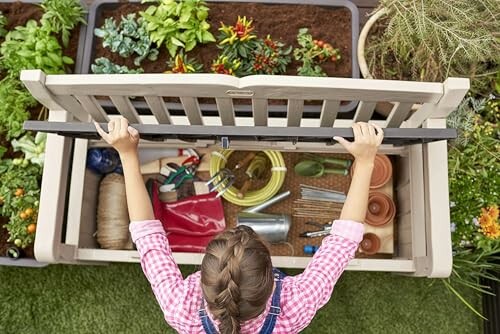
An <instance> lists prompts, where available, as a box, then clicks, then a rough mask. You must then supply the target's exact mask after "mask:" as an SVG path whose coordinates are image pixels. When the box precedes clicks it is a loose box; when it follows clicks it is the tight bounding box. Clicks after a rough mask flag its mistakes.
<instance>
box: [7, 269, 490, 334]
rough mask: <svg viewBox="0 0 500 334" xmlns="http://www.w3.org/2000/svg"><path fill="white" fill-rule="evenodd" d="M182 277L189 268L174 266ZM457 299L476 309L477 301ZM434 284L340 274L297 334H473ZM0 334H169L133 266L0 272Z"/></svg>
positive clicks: (472, 323) (467, 319)
mask: <svg viewBox="0 0 500 334" xmlns="http://www.w3.org/2000/svg"><path fill="white" fill-rule="evenodd" d="M182 270H183V273H184V274H188V273H191V272H193V271H194V270H195V268H194V267H191V266H184V267H182ZM464 293H465V295H466V296H467V297H468V298H469V299H471V300H472V301H473V304H475V305H479V304H480V299H479V297H477V296H475V295H474V294H472V293H471V292H470V291H465V292H464ZM481 328H482V325H481V321H480V320H479V319H478V318H477V317H476V316H474V315H473V314H472V313H471V312H470V311H469V310H468V309H466V307H465V306H464V305H462V304H461V303H460V302H459V301H458V299H457V298H455V297H454V296H452V295H451V293H449V292H448V291H447V290H446V289H445V288H444V286H443V285H442V283H441V282H440V281H439V280H430V279H420V278H408V277H401V276H396V275H391V274H386V273H363V272H347V273H345V274H344V275H343V277H342V278H341V279H340V281H339V283H338V284H337V286H336V289H335V291H334V294H333V298H332V300H331V301H330V302H329V303H328V304H327V305H326V306H325V307H324V308H323V309H322V310H321V311H320V312H319V313H318V315H317V316H316V318H315V319H314V321H313V322H312V323H311V325H310V326H309V328H308V329H307V330H305V331H304V333H356V334H358V333H405V334H406V333H424V334H430V333H453V334H458V333H467V334H470V333H481V331H482V330H481ZM0 333H2V334H10V333H13V334H14V333H16V334H17V333H20V334H31V333H33V334H34V333H36V334H39V333H40V334H51V333H57V334H59V333H89V334H90V333H106V334H109V333H138V334H149V333H173V331H172V330H171V329H169V328H168V326H167V325H166V324H165V323H164V320H163V317H162V314H161V312H160V309H159V307H158V306H157V304H156V300H155V299H154V296H153V294H152V293H151V291H150V288H149V285H148V283H147V281H146V279H145V278H144V276H143V274H142V271H141V268H140V266H139V265H137V264H112V265H109V266H69V265H51V266H48V267H46V268H43V269H28V268H15V267H0Z"/></svg>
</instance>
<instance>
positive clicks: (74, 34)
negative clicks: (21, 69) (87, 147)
mask: <svg viewBox="0 0 500 334" xmlns="http://www.w3.org/2000/svg"><path fill="white" fill-rule="evenodd" d="M40 3H41V1H39V0H28V1H22V2H20V1H5V0H0V12H2V13H3V15H4V16H5V17H6V18H7V24H6V26H5V29H6V30H7V31H12V30H14V29H15V28H16V27H18V26H24V25H25V24H26V23H27V22H28V21H29V20H36V21H37V22H39V21H40V19H41V17H42V15H43V12H44V11H43V9H42V8H41V7H40V6H39V4H40ZM84 8H85V7H84ZM85 20H86V17H85ZM86 28H87V27H86V26H85V25H81V24H79V25H77V26H76V27H75V28H74V29H73V30H72V31H71V35H70V38H69V41H68V45H67V46H66V47H64V46H63V55H64V56H67V57H70V58H71V59H73V60H74V64H71V65H69V66H67V71H68V72H69V73H81V66H82V59H83V47H84V42H85V34H86ZM58 40H59V43H60V44H61V45H63V43H62V38H61V36H59V37H58ZM3 41H4V38H1V37H0V44H1V43H3ZM5 76H6V73H2V71H1V70H0V80H1V79H3V78H4V77H5ZM28 112H29V119H40V113H41V112H42V105H41V104H37V105H35V106H33V107H31V108H29V109H28ZM42 116H43V115H42ZM0 145H1V146H3V147H6V148H7V149H8V150H7V152H6V153H5V154H4V156H3V158H4V159H14V158H20V157H22V153H21V152H14V151H13V149H12V146H11V144H10V141H9V140H7V138H6V137H5V135H3V134H0ZM20 168H21V167H20ZM8 221H9V220H8V218H7V217H1V216H0V265H16V266H35V267H36V266H41V265H44V264H42V263H38V262H36V261H35V260H34V254H33V246H32V245H30V246H27V247H26V248H24V249H23V258H20V259H17V260H12V259H10V258H8V257H6V256H5V254H6V251H7V249H8V248H9V247H10V246H13V243H9V242H7V240H8V238H9V232H8V231H7V229H6V228H5V227H4V225H5V224H7V223H8Z"/></svg>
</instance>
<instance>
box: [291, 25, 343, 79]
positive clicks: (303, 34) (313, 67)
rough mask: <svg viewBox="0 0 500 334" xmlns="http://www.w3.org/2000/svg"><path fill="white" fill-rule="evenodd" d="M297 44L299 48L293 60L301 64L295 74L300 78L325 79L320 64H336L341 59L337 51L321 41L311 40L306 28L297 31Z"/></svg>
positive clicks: (294, 53)
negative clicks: (327, 62)
mask: <svg viewBox="0 0 500 334" xmlns="http://www.w3.org/2000/svg"><path fill="white" fill-rule="evenodd" d="M297 42H298V43H299V45H300V46H301V47H300V48H296V49H295V50H294V52H293V55H294V57H295V60H297V61H300V62H302V65H301V66H300V67H299V68H298V69H297V74H298V75H302V76H312V77H325V76H326V73H325V72H324V71H323V69H322V68H321V66H320V64H322V63H324V62H326V61H331V62H337V61H339V60H340V59H341V58H342V57H341V55H340V51H339V49H335V48H334V47H333V46H332V45H331V44H329V43H325V42H324V41H322V40H316V39H313V37H312V36H311V34H309V33H308V30H307V28H302V29H300V30H299V33H298V35H297Z"/></svg>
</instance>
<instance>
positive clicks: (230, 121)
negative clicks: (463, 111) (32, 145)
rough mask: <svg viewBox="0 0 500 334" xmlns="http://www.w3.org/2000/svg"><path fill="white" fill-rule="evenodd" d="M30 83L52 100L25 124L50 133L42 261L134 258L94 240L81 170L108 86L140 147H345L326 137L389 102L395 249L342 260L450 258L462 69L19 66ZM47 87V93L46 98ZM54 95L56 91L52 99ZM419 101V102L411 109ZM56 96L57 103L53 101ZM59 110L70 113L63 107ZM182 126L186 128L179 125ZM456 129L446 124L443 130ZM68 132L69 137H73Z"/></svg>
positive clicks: (434, 267)
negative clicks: (331, 71) (426, 72)
mask: <svg viewBox="0 0 500 334" xmlns="http://www.w3.org/2000/svg"><path fill="white" fill-rule="evenodd" d="M22 80H23V82H24V83H25V84H26V86H27V87H28V89H29V90H30V91H31V92H32V94H34V95H35V96H36V97H37V98H38V99H39V100H40V101H43V103H44V104H45V105H46V106H47V107H48V108H49V109H51V110H53V111H51V114H50V119H49V122H29V123H27V124H26V125H25V127H26V128H27V129H32V130H38V131H46V132H52V133H59V134H61V135H62V136H61V135H56V134H50V135H49V136H48V144H47V153H46V156H47V157H50V159H49V158H48V159H47V161H46V168H45V169H44V175H43V182H42V196H41V202H40V214H39V220H38V232H37V235H36V241H35V255H36V257H37V259H39V260H41V261H48V262H56V263H57V262H67V263H96V262H107V261H120V262H138V261H139V257H138V254H137V252H135V251H125V250H123V251H121V250H105V249H99V248H98V247H97V244H96V242H95V239H94V238H93V233H94V231H95V213H96V208H95V205H96V200H95V198H96V193H97V185H98V181H99V180H98V179H97V178H96V177H95V176H94V175H92V174H90V173H88V172H86V169H85V165H86V153H87V149H88V148H89V147H93V146H96V145H99V146H102V145H103V143H102V142H100V141H95V140H91V139H97V138H98V137H97V134H96V132H95V129H94V128H93V125H92V124H90V123H88V121H89V116H92V117H93V118H94V119H95V120H96V121H98V122H107V121H108V120H109V119H110V117H111V118H112V117H115V116H113V115H109V114H107V113H106V112H105V111H104V110H103V109H102V108H101V106H100V105H99V103H98V102H97V100H96V98H95V96H97V95H99V96H108V97H110V99H111V100H112V101H113V103H114V104H115V107H116V109H117V110H118V111H119V113H120V114H122V115H123V116H125V117H126V118H127V119H128V120H129V122H130V123H131V124H133V125H134V126H136V127H137V128H138V130H139V131H140V132H141V134H142V138H143V139H156V140H157V141H158V140H161V139H164V141H163V142H156V143H149V142H141V144H140V149H141V150H148V149H149V148H158V147H177V148H178V147H195V148H196V147H212V148H219V147H220V144H221V140H223V141H224V142H227V141H226V140H224V139H225V138H226V137H227V139H229V147H230V148H231V149H235V150H238V149H239V150H261V149H274V150H280V151H283V152H304V151H305V152H329V153H345V151H344V150H343V149H342V148H341V147H339V145H335V146H332V139H331V138H332V137H333V136H334V135H339V136H345V137H346V138H347V139H351V138H352V136H353V134H352V130H351V129H350V128H349V127H350V125H351V124H352V122H357V121H368V120H371V116H372V114H373V112H374V106H375V104H376V102H379V101H396V102H398V103H397V106H396V107H395V108H394V110H393V111H392V113H391V115H390V116H389V118H388V119H387V120H384V121H372V122H375V123H377V124H379V125H380V126H382V127H385V128H386V131H385V132H386V136H385V141H384V145H382V146H381V148H380V152H381V153H382V154H389V155H392V156H393V161H395V166H396V167H395V170H396V175H395V177H394V180H393V181H394V187H395V193H396V196H395V198H396V205H397V212H398V214H397V216H396V220H395V226H396V227H395V234H396V235H397V237H396V238H395V240H396V242H395V245H394V248H395V252H394V255H393V256H392V257H391V258H388V259H372V258H357V259H354V260H352V261H351V262H350V264H349V266H348V269H349V270H369V271H389V272H397V273H404V274H407V275H413V276H428V277H446V276H449V274H450V272H451V266H452V254H451V234H450V218H449V209H448V208H449V202H448V169H447V143H446V141H444V140H441V141H438V142H432V141H434V140H440V139H446V138H450V133H449V132H450V131H451V130H449V129H445V128H446V120H445V118H446V116H447V115H448V114H449V113H450V112H451V111H453V110H454V108H455V107H456V106H457V105H458V104H459V102H460V101H461V100H462V98H463V96H464V95H465V94H466V92H467V90H468V87H469V82H468V79H461V78H450V79H448V80H447V81H446V82H445V83H422V82H402V81H382V80H364V79H347V78H304V77H300V78H298V77H291V78H290V77H285V76H265V77H263V76H249V77H245V78H241V79H238V78H235V77H231V76H225V75H217V74H190V75H185V76H182V75H177V74H172V75H165V74H140V75H100V76H97V75H50V76H45V75H44V74H43V73H42V72H40V71H24V72H23V74H22ZM163 93H167V94H169V96H176V97H179V98H180V100H181V101H182V104H183V107H184V113H185V116H172V115H170V114H169V110H168V109H166V108H165V105H164V103H162V101H163V100H162V98H161V97H160V96H161V95H162V94H163ZM248 94H251V96H252V107H253V108H252V109H253V113H252V117H238V116H237V117H235V114H234V108H233V102H232V101H233V99H235V98H239V97H241V96H243V95H248ZM130 96H135V97H145V99H146V101H147V103H148V106H149V111H150V115H149V116H139V115H138V113H137V110H136V109H135V108H134V106H133V104H132V103H131V102H130ZM47 97H49V98H47ZM206 97H210V98H215V99H216V101H217V106H218V108H219V116H213V117H212V116H211V117H207V116H203V115H202V114H201V111H200V107H199V105H198V103H197V98H206ZM269 98H281V99H286V100H288V104H287V113H286V117H282V118H276V117H273V118H269V117H268V108H267V103H268V99H269ZM56 99H57V100H56ZM310 99H312V100H323V104H322V112H321V117H320V119H319V120H315V119H306V118H302V115H303V111H304V110H303V108H304V101H305V100H310ZM345 99H352V100H357V99H359V100H362V102H360V104H359V106H358V108H357V110H356V114H355V115H354V117H353V118H352V119H350V120H341V119H336V116H337V114H338V110H339V106H340V102H339V101H341V100H345ZM416 101H420V102H422V103H424V104H423V107H422V108H421V109H419V110H418V111H416V112H415V113H414V114H413V115H412V116H411V117H408V113H409V108H410V107H411V105H412V104H413V103H415V102H416ZM60 103H63V104H60ZM60 110H66V111H67V112H64V111H63V112H61V111H60ZM186 125H189V126H186ZM452 132H453V131H452ZM75 137H76V139H75ZM202 256H203V255H202V254H193V253H174V257H175V259H176V260H177V262H178V263H179V264H200V262H201V259H202ZM309 261H310V257H302V256H273V263H274V265H275V266H278V267H294V268H304V267H305V266H306V265H307V264H308V263H309Z"/></svg>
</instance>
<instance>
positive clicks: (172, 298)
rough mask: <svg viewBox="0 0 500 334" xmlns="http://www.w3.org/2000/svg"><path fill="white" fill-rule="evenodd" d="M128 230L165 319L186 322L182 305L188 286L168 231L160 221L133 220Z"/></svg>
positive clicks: (175, 324) (173, 322)
mask: <svg viewBox="0 0 500 334" xmlns="http://www.w3.org/2000/svg"><path fill="white" fill-rule="evenodd" d="M129 229H130V233H131V235H132V240H133V241H134V243H135V244H136V246H137V250H138V252H139V256H140V259H141V267H142V270H143V271H144V274H145V275H146V278H147V280H148V281H149V283H150V284H151V288H152V290H153V293H154V295H155V296H156V299H157V301H158V303H159V304H160V307H161V309H162V311H163V313H164V316H165V320H167V322H168V323H169V324H170V325H171V326H172V327H174V328H175V327H178V325H179V324H178V323H179V322H182V321H183V319H182V314H183V313H182V312H179V309H180V308H179V305H181V304H182V301H183V300H184V298H185V297H186V294H187V293H188V291H187V290H188V286H187V283H185V281H184V280H183V278H182V275H181V272H180V270H179V268H178V267H177V264H176V263H175V260H174V258H173V256H172V251H171V250H170V247H169V244H168V240H167V235H166V233H165V230H164V229H163V226H162V224H161V222H160V221H158V220H150V221H138V222H132V223H131V224H130V227H129Z"/></svg>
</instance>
